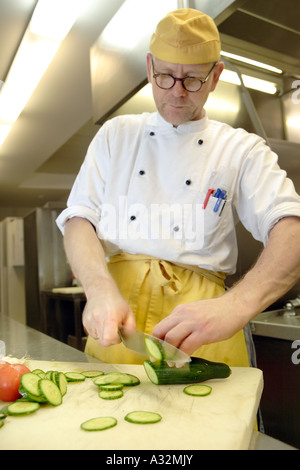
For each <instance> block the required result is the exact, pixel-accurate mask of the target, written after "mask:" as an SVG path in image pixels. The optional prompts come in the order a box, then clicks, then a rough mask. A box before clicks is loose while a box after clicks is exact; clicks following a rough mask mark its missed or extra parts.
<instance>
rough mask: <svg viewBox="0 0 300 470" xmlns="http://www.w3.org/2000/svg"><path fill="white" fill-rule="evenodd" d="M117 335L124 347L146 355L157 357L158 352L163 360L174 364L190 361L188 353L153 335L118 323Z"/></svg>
mask: <svg viewBox="0 0 300 470" xmlns="http://www.w3.org/2000/svg"><path fill="white" fill-rule="evenodd" d="M119 335H120V338H121V340H122V342H123V343H124V345H125V346H126V348H128V349H132V350H133V351H136V352H138V353H140V354H144V355H146V356H148V357H149V356H150V357H151V358H154V359H159V358H158V353H160V354H161V355H162V357H163V359H164V360H166V361H169V362H174V363H176V364H177V363H182V364H183V363H185V362H190V361H191V358H190V356H189V355H188V354H186V353H185V352H183V351H181V350H180V349H178V348H176V347H175V346H172V344H170V343H167V342H166V341H163V340H162V339H159V338H156V337H155V336H152V335H148V334H147V333H143V332H142V331H138V330H133V329H130V328H126V327H124V326H123V325H120V326H119Z"/></svg>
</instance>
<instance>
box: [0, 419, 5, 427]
mask: <svg viewBox="0 0 300 470" xmlns="http://www.w3.org/2000/svg"><path fill="white" fill-rule="evenodd" d="M2 426H4V419H0V429H1V428H2Z"/></svg>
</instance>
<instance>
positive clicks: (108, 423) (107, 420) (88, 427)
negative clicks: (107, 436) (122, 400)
mask: <svg viewBox="0 0 300 470" xmlns="http://www.w3.org/2000/svg"><path fill="white" fill-rule="evenodd" d="M116 424H117V420H116V418H113V417H112V416H103V417H100V418H92V419H88V420H87V421H85V422H84V423H82V424H81V425H80V427H81V429H83V430H84V431H104V430H105V429H109V428H112V427H114V426H116Z"/></svg>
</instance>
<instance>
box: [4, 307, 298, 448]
mask: <svg viewBox="0 0 300 470" xmlns="http://www.w3.org/2000/svg"><path fill="white" fill-rule="evenodd" d="M0 340H1V341H4V343H5V345H6V354H7V355H9V356H12V357H17V358H22V357H24V356H27V357H29V358H31V359H35V360H41V361H51V360H54V361H64V362H66V361H70V362H99V363H100V361H97V359H95V358H93V357H91V356H89V355H87V354H85V353H83V352H81V351H78V350H77V349H74V348H72V347H71V346H68V345H66V344H64V343H61V342H60V341H57V340H56V339H54V338H51V337H50V336H47V335H45V334H43V333H40V332H39V331H37V330H34V329H32V328H29V327H27V326H25V325H22V324H21V323H19V322H16V321H15V320H12V319H11V318H9V317H7V316H5V315H1V314H0ZM249 450H293V447H291V446H289V445H287V444H284V443H282V442H280V441H277V440H276V439H273V438H271V437H269V436H266V435H264V434H262V433H260V432H257V431H254V432H253V436H252V439H251V443H250V446H249Z"/></svg>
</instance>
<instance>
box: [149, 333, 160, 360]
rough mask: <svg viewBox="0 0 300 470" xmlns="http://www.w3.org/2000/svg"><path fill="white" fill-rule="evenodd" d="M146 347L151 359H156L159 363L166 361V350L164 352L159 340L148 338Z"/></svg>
mask: <svg viewBox="0 0 300 470" xmlns="http://www.w3.org/2000/svg"><path fill="white" fill-rule="evenodd" d="M145 345H146V348H147V351H148V353H149V356H150V357H152V358H153V359H156V360H157V361H163V360H164V350H163V347H162V345H161V343H160V342H159V341H158V340H157V341H156V340H155V339H153V338H148V337H147V336H146V338H145Z"/></svg>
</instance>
